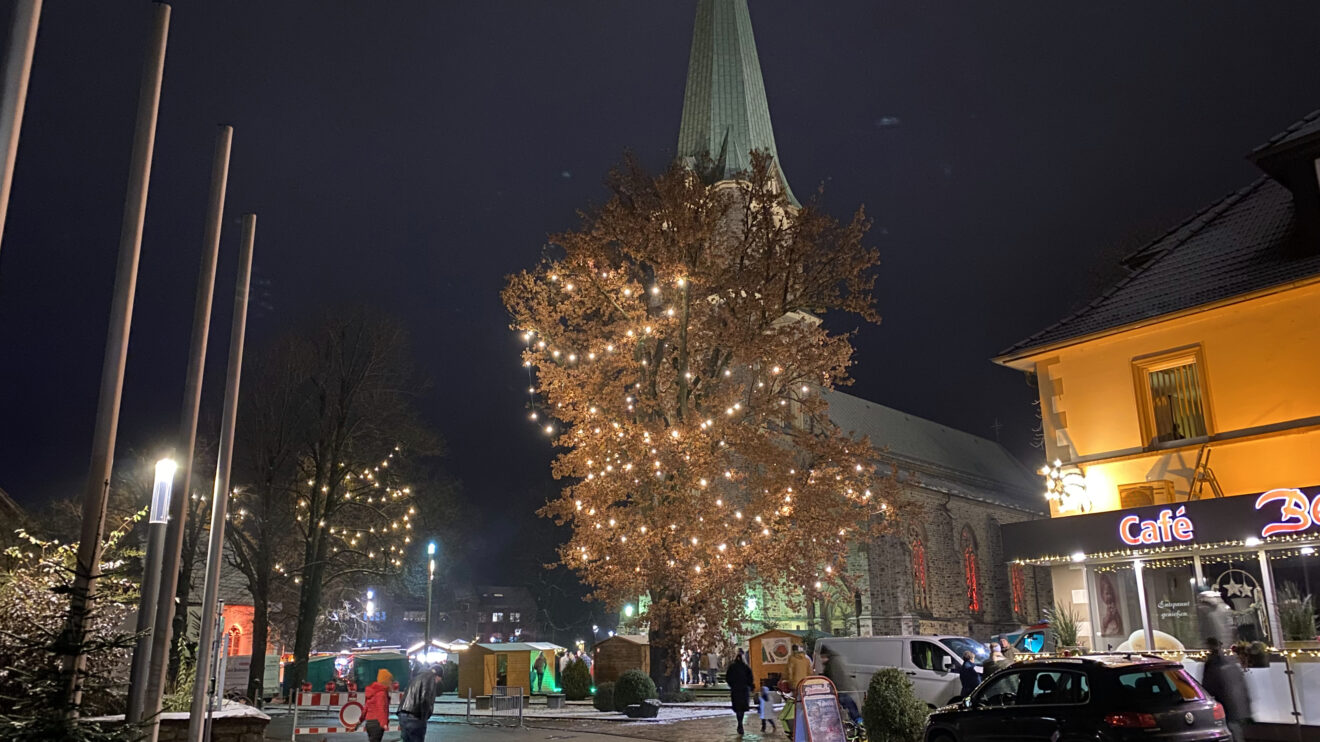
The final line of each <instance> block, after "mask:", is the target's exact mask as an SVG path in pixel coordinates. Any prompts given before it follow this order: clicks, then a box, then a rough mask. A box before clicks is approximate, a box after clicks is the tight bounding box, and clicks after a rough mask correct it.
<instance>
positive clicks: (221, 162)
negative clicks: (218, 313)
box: [144, 126, 234, 742]
mask: <svg viewBox="0 0 1320 742" xmlns="http://www.w3.org/2000/svg"><path fill="white" fill-rule="evenodd" d="M233 141H234V127H232V126H222V127H220V131H219V133H217V134H216V137H215V158H214V160H213V162H212V163H211V196H210V199H209V200H208V202H207V203H208V207H207V211H206V235H205V237H204V239H203V240H202V266H201V269H200V271H199V272H198V274H197V300H196V303H195V304H194V305H193V326H192V342H191V344H190V345H189V350H188V377H187V381H186V382H185V389H184V393H183V417H182V422H181V424H180V428H179V449H178V452H177V455H178V456H179V457H180V458H181V459H182V461H181V464H182V467H183V475H182V478H181V479H180V481H179V495H178V497H175V498H174V499H173V501H172V502H171V503H170V522H169V525H168V526H167V527H166V530H165V551H164V553H165V559H164V567H163V568H162V569H163V570H164V571H163V572H162V574H161V583H160V599H159V600H158V601H157V603H156V624H155V627H154V628H153V629H152V632H151V669H150V672H149V673H148V675H147V681H148V683H149V685H148V687H147V702H146V707H145V708H146V710H145V714H144V715H145V716H146V717H147V723H148V725H149V729H148V734H147V735H146V740H147V742H156V735H157V734H158V733H159V732H160V723H159V719H158V716H159V715H160V708H161V698H162V697H163V695H164V689H165V680H166V677H165V676H166V675H167V674H168V673H169V660H170V644H171V640H172V639H173V638H174V637H173V633H174V613H175V610H176V606H175V596H176V595H177V594H178V590H179V571H180V569H181V568H182V565H180V564H179V562H180V560H181V559H182V556H183V534H184V530H185V529H186V528H187V525H188V524H187V520H188V500H189V498H191V497H192V474H193V456H194V455H195V453H196V449H197V417H198V413H199V411H200V409H201V406H202V375H203V373H202V372H203V371H204V369H205V367H206V340H207V336H208V335H209V334H210V332H211V299H212V297H213V296H214V295H215V265H216V261H217V259H218V258H219V255H220V226H221V224H222V223H223V220H224V211H225V191H226V189H227V188H228V185H229V152H230V149H231V147H232V145H233ZM188 567H189V568H191V567H192V565H191V564H190V565H188ZM187 609H188V607H187V606H177V610H180V611H186V610H187Z"/></svg>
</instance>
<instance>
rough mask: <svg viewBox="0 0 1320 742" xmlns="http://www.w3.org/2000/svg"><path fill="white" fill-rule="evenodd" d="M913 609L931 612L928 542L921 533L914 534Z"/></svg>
mask: <svg viewBox="0 0 1320 742" xmlns="http://www.w3.org/2000/svg"><path fill="white" fill-rule="evenodd" d="M912 607H913V608H914V609H916V610H918V611H929V610H930V586H929V579H928V574H927V571H926V542H925V541H923V540H922V538H921V534H920V533H915V532H914V533H913V534H912Z"/></svg>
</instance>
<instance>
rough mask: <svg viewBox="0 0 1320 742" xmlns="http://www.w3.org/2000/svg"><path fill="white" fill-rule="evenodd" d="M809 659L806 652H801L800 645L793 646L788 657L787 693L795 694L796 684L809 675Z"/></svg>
mask: <svg viewBox="0 0 1320 742" xmlns="http://www.w3.org/2000/svg"><path fill="white" fill-rule="evenodd" d="M811 672H812V670H811V658H810V657H808V656H807V653H806V652H803V651H802V645H800V644H794V645H793V651H792V652H791V653H790V654H789V655H788V687H789V692H790V693H793V694H794V695H796V694H797V687H798V683H800V682H802V679H803V678H805V677H807V676H808V675H811Z"/></svg>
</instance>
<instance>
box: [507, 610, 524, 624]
mask: <svg viewBox="0 0 1320 742" xmlns="http://www.w3.org/2000/svg"><path fill="white" fill-rule="evenodd" d="M521 620H522V614H521V613H518V612H517V611H513V612H511V613H509V623H518V622H519V621H521Z"/></svg>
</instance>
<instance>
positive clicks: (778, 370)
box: [770, 366, 782, 374]
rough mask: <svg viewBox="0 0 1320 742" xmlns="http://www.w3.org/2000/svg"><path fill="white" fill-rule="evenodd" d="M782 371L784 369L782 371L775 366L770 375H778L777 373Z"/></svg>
mask: <svg viewBox="0 0 1320 742" xmlns="http://www.w3.org/2000/svg"><path fill="white" fill-rule="evenodd" d="M781 370H782V369H780V368H779V367H778V366H775V367H774V368H772V369H770V373H772V374H777V373H779V372H780V371H781Z"/></svg>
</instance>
